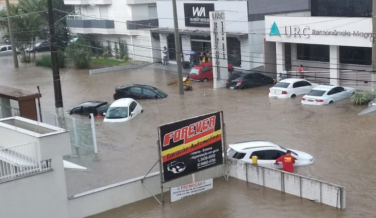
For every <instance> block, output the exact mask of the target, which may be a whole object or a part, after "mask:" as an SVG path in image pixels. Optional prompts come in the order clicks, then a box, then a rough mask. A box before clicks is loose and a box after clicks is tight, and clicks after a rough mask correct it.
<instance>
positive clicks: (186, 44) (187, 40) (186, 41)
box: [181, 35, 192, 61]
mask: <svg viewBox="0 0 376 218" xmlns="http://www.w3.org/2000/svg"><path fill="white" fill-rule="evenodd" d="M181 46H182V47H183V51H182V53H183V54H184V61H189V58H190V57H191V56H190V55H185V54H186V53H187V52H188V51H191V50H192V46H191V36H189V35H182V36H181Z"/></svg>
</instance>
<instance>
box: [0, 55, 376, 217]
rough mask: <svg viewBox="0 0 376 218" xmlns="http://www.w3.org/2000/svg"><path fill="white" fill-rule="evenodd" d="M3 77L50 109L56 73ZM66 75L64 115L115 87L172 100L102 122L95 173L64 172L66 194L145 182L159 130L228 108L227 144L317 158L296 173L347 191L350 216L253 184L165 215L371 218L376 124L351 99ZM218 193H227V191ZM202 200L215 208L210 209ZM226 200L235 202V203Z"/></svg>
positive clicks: (150, 75) (138, 75)
mask: <svg viewBox="0 0 376 218" xmlns="http://www.w3.org/2000/svg"><path fill="white" fill-rule="evenodd" d="M0 63H1V64H3V65H4V60H2V59H0ZM0 72H1V84H2V85H8V86H13V87H16V88H23V89H27V90H29V91H35V90H36V86H37V85H40V87H41V92H42V95H43V97H42V108H43V109H44V110H53V108H54V103H53V102H54V101H53V87H52V75H51V70H49V69H44V68H35V67H25V66H21V67H20V69H19V70H17V71H15V70H13V69H12V62H9V63H6V64H5V65H4V67H2V68H1V70H0ZM61 75H62V76H61V78H62V87H63V98H64V107H65V109H66V110H67V109H70V108H71V107H73V106H75V105H77V104H78V103H80V102H83V101H87V100H106V101H108V102H109V103H111V102H112V99H113V98H112V95H113V93H114V88H115V86H117V85H121V84H128V83H142V84H150V85H153V86H156V87H158V88H160V89H162V90H163V91H165V92H166V93H168V95H169V96H168V98H166V99H160V100H142V101H140V104H141V105H142V107H143V108H144V113H143V114H142V115H140V116H138V117H137V118H135V119H133V120H131V121H129V122H127V123H103V122H102V121H101V119H97V120H96V124H97V133H98V137H97V138H98V139H97V140H98V145H99V154H98V155H92V156H86V157H83V158H80V159H77V160H76V161H75V162H76V163H77V164H80V165H83V166H86V167H88V168H89V170H88V171H87V172H75V171H69V172H67V182H68V186H69V194H74V193H78V192H82V191H86V190H90V189H93V188H97V187H100V186H103V185H108V184H112V183H115V182H119V181H124V180H126V179H130V178H133V177H137V176H141V175H143V174H145V173H146V172H147V171H148V170H149V168H150V167H151V166H153V164H154V163H155V161H156V160H157V158H158V154H157V146H156V143H157V137H158V136H157V127H158V126H159V125H161V124H164V123H168V122H172V121H176V120H181V119H185V118H189V117H192V116H197V115H200V114H203V113H209V112H213V111H216V110H223V111H224V118H225V123H226V128H227V129H226V130H227V142H228V143H233V142H236V141H244V140H255V139H263V140H270V141H273V142H275V143H277V144H281V145H283V146H286V147H291V148H295V149H298V150H302V151H306V152H308V153H310V154H312V155H313V156H314V157H315V163H314V164H313V165H310V166H304V167H300V168H297V171H298V173H300V174H303V175H306V176H310V177H315V178H318V179H321V180H324V181H330V182H333V183H337V184H340V185H343V186H345V187H346V191H347V209H346V210H345V211H344V212H343V214H337V213H336V212H335V211H334V212H333V210H332V209H328V208H326V207H325V208H324V207H321V206H314V205H313V204H311V203H310V202H306V201H304V202H301V201H300V199H298V198H295V197H286V196H284V195H280V194H279V193H277V194H276V193H274V192H271V191H267V190H264V189H260V188H259V187H253V186H252V187H249V188H248V189H247V191H246V193H243V192H244V191H245V189H244V188H241V189H239V190H238V191H234V193H232V191H230V193H228V192H227V195H221V191H216V192H210V194H213V193H215V194H214V197H209V195H210V194H209V193H207V194H204V195H199V196H195V197H192V198H190V199H189V200H184V201H181V203H176V204H171V205H170V206H165V207H164V209H165V210H166V211H169V210H170V211H172V212H173V211H175V209H172V208H174V207H176V205H181V206H177V208H178V209H179V211H180V212H181V211H183V212H186V214H187V215H186V216H185V217H193V216H197V217H219V216H221V217H243V216H244V214H243V213H242V212H247V213H248V214H252V215H255V217H258V216H262V215H263V216H265V217H276V216H278V214H279V213H281V214H283V216H286V217H287V216H288V217H301V214H303V213H302V212H301V211H300V210H303V209H304V214H305V217H375V214H376V207H374V202H375V199H376V186H375V185H374V181H376V174H375V173H374V172H376V156H375V155H374V150H375V145H374V144H375V129H376V128H375V125H374V124H375V123H376V122H375V121H376V116H375V114H369V115H364V116H358V115H357V113H358V112H360V111H361V110H363V109H364V107H357V106H352V105H350V103H349V100H344V101H341V102H338V103H335V104H333V105H330V106H302V105H301V104H300V99H299V98H296V99H286V100H274V99H269V98H268V96H267V93H268V87H260V88H255V89H249V90H242V91H236V90H226V89H219V90H212V88H211V87H212V83H210V82H209V83H192V85H193V88H194V90H193V91H191V92H186V93H185V95H184V96H179V95H178V89H177V87H176V86H174V85H172V86H167V85H166V83H167V82H168V81H170V80H172V79H174V78H175V77H176V76H175V74H173V73H167V72H163V71H162V70H153V69H151V68H143V69H139V70H132V71H127V72H125V71H124V72H115V73H107V74H98V75H89V74H88V73H87V71H85V70H72V69H67V70H62V71H61ZM82 119H87V118H86V117H85V118H82ZM154 171H157V169H154ZM218 183H219V184H221V183H220V182H218ZM241 184H242V183H241ZM219 187H221V188H223V189H226V188H227V189H228V186H227V185H226V184H222V185H219ZM235 189H236V188H235ZM202 196H204V197H203V198H202ZM206 197H207V198H208V199H212V200H211V201H208V202H206V200H205V199H206ZM226 198H228V199H226ZM230 199H234V202H232V201H231V200H230ZM255 199H256V200H255ZM258 199H260V202H258V201H257V200H258ZM200 202H201V203H202V202H205V203H202V204H201V203H200ZM214 202H215V203H217V204H218V205H221V206H217V205H216V204H215V203H214ZM153 203H154V202H153ZM150 204H152V203H150V202H149V203H148V201H146V203H145V204H141V205H140V206H139V207H148V208H150V207H149V206H150ZM187 205H190V206H189V207H187ZM315 205H316V204H315ZM252 206H253V207H252ZM132 207H137V206H135V205H133V206H132ZM169 208H170V209H169ZM241 208H243V209H241ZM282 208H283V209H282ZM176 210H177V209H176ZM155 211H157V212H158V214H160V215H159V216H160V217H162V216H163V213H164V212H161V208H160V207H158V206H157V207H153V208H151V209H150V211H149V212H144V213H143V215H142V216H138V215H137V213H135V214H134V215H133V216H127V217H156V216H153V213H152V212H155ZM326 211H329V212H328V213H326ZM166 213H167V212H166ZM110 217H112V216H110ZM113 217H115V216H113ZM119 217H120V216H119ZM123 217H124V216H123ZM164 217H173V215H166V216H164Z"/></svg>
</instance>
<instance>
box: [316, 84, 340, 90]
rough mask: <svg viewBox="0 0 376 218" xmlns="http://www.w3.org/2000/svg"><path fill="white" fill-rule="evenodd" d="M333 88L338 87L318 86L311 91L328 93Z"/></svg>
mask: <svg viewBox="0 0 376 218" xmlns="http://www.w3.org/2000/svg"><path fill="white" fill-rule="evenodd" d="M335 87H338V86H332V85H319V86H316V87H315V88H313V89H312V90H320V91H329V90H331V89H333V88H335Z"/></svg>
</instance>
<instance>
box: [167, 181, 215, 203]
mask: <svg viewBox="0 0 376 218" xmlns="http://www.w3.org/2000/svg"><path fill="white" fill-rule="evenodd" d="M212 188H213V179H208V180H204V181H201V182H195V183H191V184H187V185H182V186H178V187H174V188H171V190H170V193H171V202H175V201H178V200H180V199H182V198H185V197H188V196H191V195H195V194H198V193H201V192H204V191H207V190H210V189H212Z"/></svg>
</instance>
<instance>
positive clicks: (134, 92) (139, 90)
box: [131, 87, 141, 95]
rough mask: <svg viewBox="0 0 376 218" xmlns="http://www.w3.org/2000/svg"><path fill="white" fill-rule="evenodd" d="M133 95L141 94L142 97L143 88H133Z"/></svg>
mask: <svg viewBox="0 0 376 218" xmlns="http://www.w3.org/2000/svg"><path fill="white" fill-rule="evenodd" d="M131 92H132V94H139V95H141V88H140V87H132V88H131Z"/></svg>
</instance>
